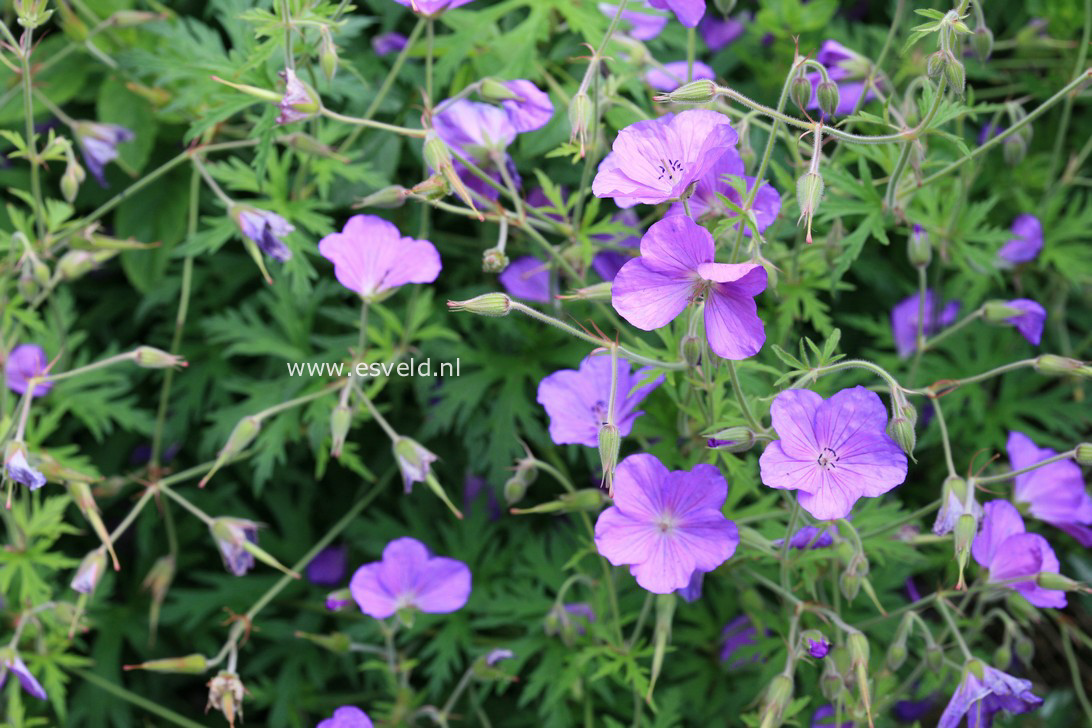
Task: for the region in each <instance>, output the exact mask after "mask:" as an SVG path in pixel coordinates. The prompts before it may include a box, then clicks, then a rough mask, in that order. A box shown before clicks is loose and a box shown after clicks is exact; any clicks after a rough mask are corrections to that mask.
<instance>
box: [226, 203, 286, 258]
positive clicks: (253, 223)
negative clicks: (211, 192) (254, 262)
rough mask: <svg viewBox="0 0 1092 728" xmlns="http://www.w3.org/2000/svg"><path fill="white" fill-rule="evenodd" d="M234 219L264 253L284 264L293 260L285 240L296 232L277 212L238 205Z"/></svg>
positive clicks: (234, 212) (233, 212)
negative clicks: (291, 233)
mask: <svg viewBox="0 0 1092 728" xmlns="http://www.w3.org/2000/svg"><path fill="white" fill-rule="evenodd" d="M232 217H234V218H235V221H236V222H237V223H238V225H239V229H240V230H242V231H243V235H245V236H247V237H248V238H250V239H251V240H252V241H254V243H255V244H256V245H257V246H258V247H259V248H260V249H261V251H262V252H263V253H265V254H266V255H268V256H269V257H270V258H272V259H273V260H276V261H280V262H281V263H284V262H285V261H287V260H290V259H291V258H292V251H291V250H289V249H288V246H287V245H285V244H284V240H283V239H282V238H284V237H285V236H286V235H288V234H289V233H290V232H292V231H293V230H295V229H296V228H295V227H293V226H292V225H291V224H289V222H288V221H287V220H285V219H284V218H283V217H281V216H280V215H278V214H277V213H275V212H270V211H269V210H259V209H257V208H255V207H249V206H247V205H236V206H235V208H234V209H233V210H232Z"/></svg>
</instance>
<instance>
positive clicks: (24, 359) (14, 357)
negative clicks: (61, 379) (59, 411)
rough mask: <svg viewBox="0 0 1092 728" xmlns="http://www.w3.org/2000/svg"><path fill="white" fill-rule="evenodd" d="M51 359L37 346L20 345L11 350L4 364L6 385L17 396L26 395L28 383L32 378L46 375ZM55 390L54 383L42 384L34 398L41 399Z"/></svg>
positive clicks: (35, 391) (33, 395)
mask: <svg viewBox="0 0 1092 728" xmlns="http://www.w3.org/2000/svg"><path fill="white" fill-rule="evenodd" d="M48 365H49V359H48V358H47V357H46V353H45V350H44V349H43V348H42V347H40V346H38V345H37V344H20V345H19V346H17V347H15V348H14V349H12V350H11V353H10V354H8V359H7V361H6V362H4V383H5V384H7V386H8V389H10V390H11V391H13V392H15V393H16V394H25V393H26V391H27V382H28V380H29V379H31V378H32V377H37V376H41V375H43V374H45V373H46V367H47V366H48ZM51 389H53V382H41V383H39V384H38V385H37V386H35V387H34V391H33V392H31V393H30V394H31V396H32V397H41V396H42V395H43V394H46V393H47V392H49V390H51Z"/></svg>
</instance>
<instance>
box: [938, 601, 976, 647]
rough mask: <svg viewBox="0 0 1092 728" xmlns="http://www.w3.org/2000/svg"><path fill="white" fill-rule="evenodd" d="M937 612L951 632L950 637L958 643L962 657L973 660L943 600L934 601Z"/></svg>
mask: <svg viewBox="0 0 1092 728" xmlns="http://www.w3.org/2000/svg"><path fill="white" fill-rule="evenodd" d="M935 603H936V605H937V611H938V612H940V613H941V615H943V617H944V621H945V622H947V623H948V626H949V627H950V628H951V630H952V636H953V637H955V639H956V642H957V643H959V649H960V650H962V651H963V656H964V657H965V658H967V659H968V660H970V659H973V658H974V655H972V654H971V650H970V649H969V648H968V647H967V643H966V642H964V641H963V635H962V634H960V633H959V627H958V626H956V623H955V618H954V617H952V611H951V610H950V609H949V608H948V605H947V604H945V603H944V600H943V599H937V600H936V602H935Z"/></svg>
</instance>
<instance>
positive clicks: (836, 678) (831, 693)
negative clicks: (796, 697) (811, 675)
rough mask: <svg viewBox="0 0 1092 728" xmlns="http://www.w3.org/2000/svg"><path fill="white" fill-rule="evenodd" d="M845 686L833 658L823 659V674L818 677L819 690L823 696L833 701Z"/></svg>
mask: <svg viewBox="0 0 1092 728" xmlns="http://www.w3.org/2000/svg"><path fill="white" fill-rule="evenodd" d="M845 688H846V683H845V680H843V679H842V676H841V675H839V674H838V668H837V666H836V665H835V663H834V660H825V661H824V666H823V674H822V675H821V676H820V678H819V692H821V693H822V694H823V697H824V698H826V699H827V700H829V701H830V702H832V703H833V702H834V701H836V700H837V699H838V696H840V695H841V694H842V691H843V690H845Z"/></svg>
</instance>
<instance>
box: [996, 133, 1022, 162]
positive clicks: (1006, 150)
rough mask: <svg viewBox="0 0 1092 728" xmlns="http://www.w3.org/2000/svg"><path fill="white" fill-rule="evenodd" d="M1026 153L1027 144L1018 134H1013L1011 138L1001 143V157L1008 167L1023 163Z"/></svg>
mask: <svg viewBox="0 0 1092 728" xmlns="http://www.w3.org/2000/svg"><path fill="white" fill-rule="evenodd" d="M1027 153H1028V143H1027V141H1026V140H1025V139H1024V137H1022V136H1021V135H1019V134H1013V135H1012V136H1009V137H1005V139H1004V141H1002V142H1001V156H1002V157H1004V159H1005V164H1007V165H1009V166H1010V167H1015V166H1016V165H1018V164H1020V162H1023V161H1024V157H1026V156H1027Z"/></svg>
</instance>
